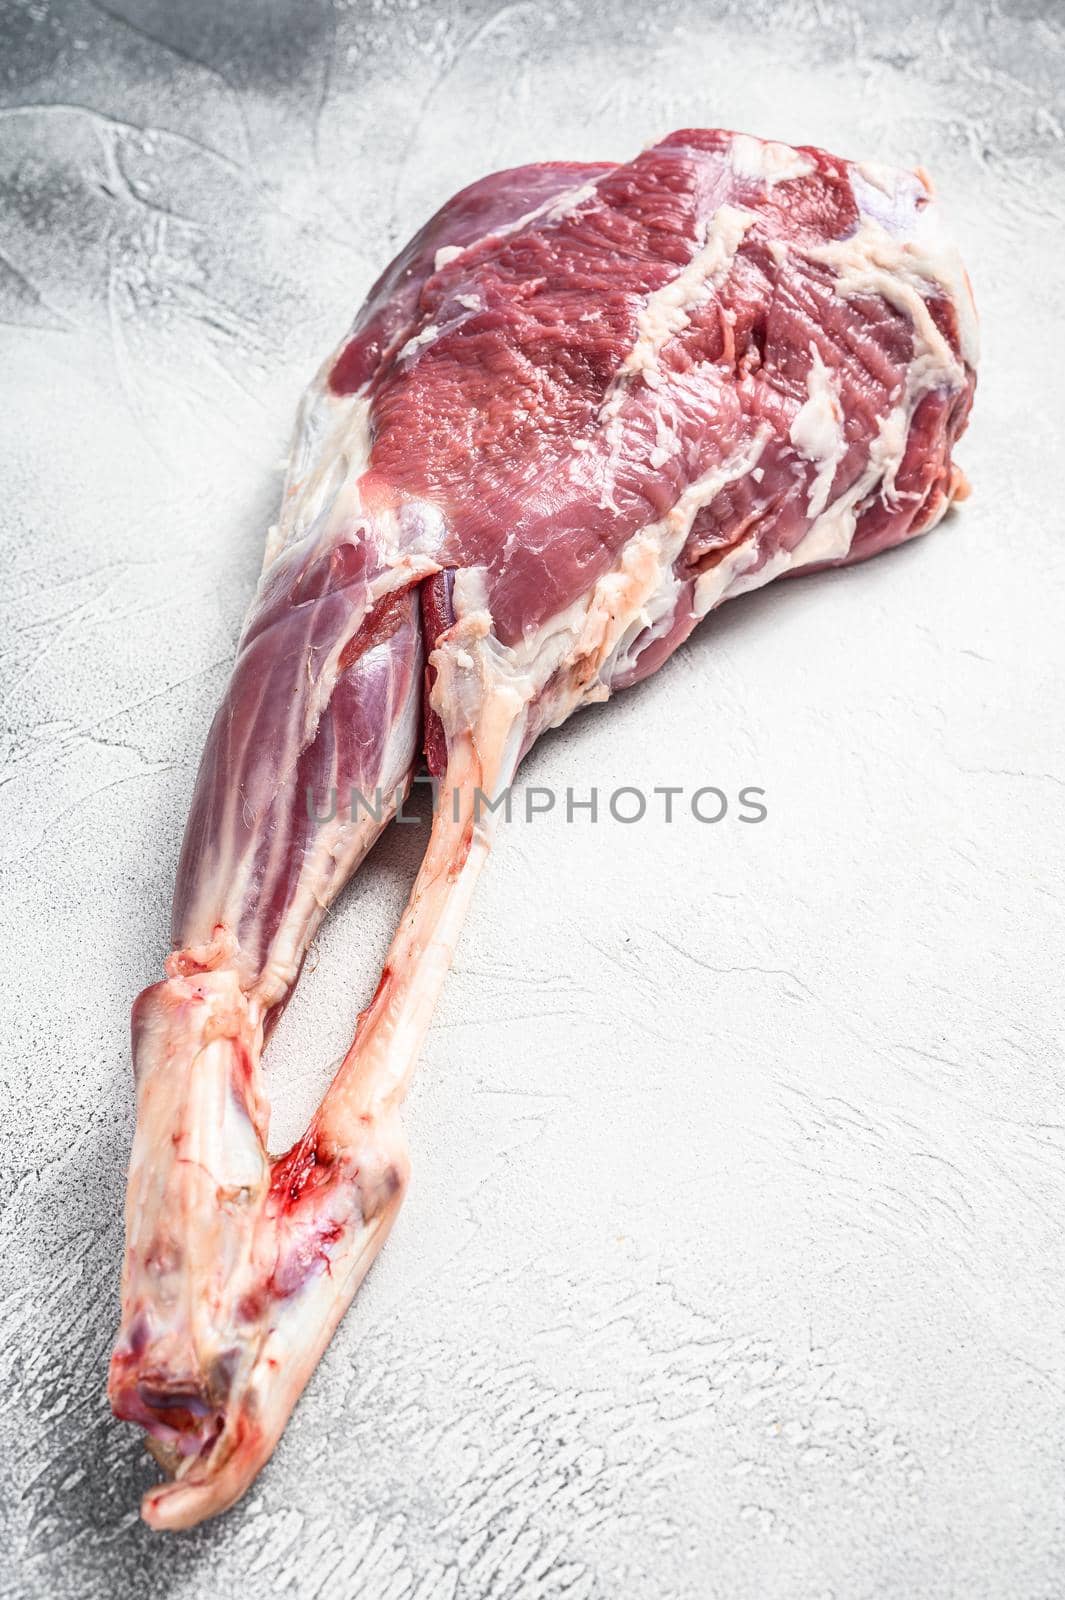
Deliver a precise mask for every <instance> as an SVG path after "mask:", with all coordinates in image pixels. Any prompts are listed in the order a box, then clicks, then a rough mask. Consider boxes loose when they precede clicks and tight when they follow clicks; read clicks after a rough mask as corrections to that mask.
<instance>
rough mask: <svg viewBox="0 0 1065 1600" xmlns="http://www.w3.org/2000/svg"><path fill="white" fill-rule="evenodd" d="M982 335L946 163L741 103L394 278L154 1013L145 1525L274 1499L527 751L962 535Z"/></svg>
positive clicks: (140, 1271) (441, 231) (486, 188)
mask: <svg viewBox="0 0 1065 1600" xmlns="http://www.w3.org/2000/svg"><path fill="white" fill-rule="evenodd" d="M975 361H976V330H975V319H974V314H973V310H972V305H971V300H970V297H969V291H968V286H967V283H966V280H965V277H964V273H963V271H962V269H961V267H960V264H959V263H958V260H957V257H956V255H955V254H954V253H953V252H952V251H951V250H950V249H949V247H947V246H945V245H944V243H943V242H942V240H941V239H939V238H938V236H937V233H936V227H935V212H934V207H933V206H932V204H931V192H930V188H929V186H928V183H927V181H926V180H925V178H924V177H923V175H922V174H914V173H898V172H893V171H890V170H889V169H886V168H882V167H879V166H874V165H865V166H857V165H854V164H852V163H849V162H845V161H840V160H838V159H837V158H835V157H833V156H830V155H827V154H826V153H825V152H823V151H818V150H813V149H801V150H799V149H791V148H790V147H788V146H784V145H779V144H773V143H768V142H763V141H761V140H757V139H751V138H747V137H746V136H743V135H739V134H732V133H728V132H725V131H722V130H698V129H695V130H692V129H689V130H684V131H682V132H680V133H676V134H673V135H671V136H670V138H668V139H666V140H664V141H663V142H662V143H661V144H660V145H657V146H655V147H654V148H652V149H650V150H647V151H644V152H643V154H642V155H640V156H639V157H638V158H637V159H636V160H635V161H633V162H631V163H629V164H628V165H627V166H623V167H612V166H608V165H604V164H587V165H582V166H577V165H553V166H542V167H527V168H522V169H519V170H517V171H515V172H512V173H502V174H497V175H495V176H494V177H491V178H487V179H485V180H483V181H482V182H481V183H479V184H475V185H473V186H472V187H471V188H470V189H468V190H466V191H464V192H463V193H462V194H460V195H458V196H456V198H455V199H454V200H453V201H451V202H449V204H448V205H446V206H445V207H444V208H443V209H442V210H441V211H440V212H439V213H438V214H437V216H436V217H434V218H433V219H432V220H431V221H430V223H429V224H427V226H426V227H425V228H424V229H423V230H422V232H421V233H420V234H419V235H417V236H416V238H415V239H414V240H413V241H412V242H411V244H410V245H409V246H408V247H407V249H406V250H404V251H403V252H402V253H401V255H400V256H399V257H398V258H397V260H396V261H395V262H394V263H393V264H392V266H391V267H390V268H389V269H388V270H387V271H386V273H385V274H384V275H383V277H382V278H381V279H380V280H379V282H378V283H377V285H375V287H374V289H373V290H372V291H371V294H370V297H369V299H368V301H367V303H366V306H365V307H364V309H363V311H362V312H361V313H360V315H359V318H358V319H357V321H356V323H355V326H354V327H353V329H352V331H351V333H350V334H349V336H348V338H347V339H346V340H345V342H344V344H343V345H342V347H341V349H340V350H339V351H338V352H337V353H336V355H335V356H334V357H333V358H331V359H330V361H329V362H327V363H326V366H325V367H324V368H323V369H322V372H321V373H320V374H319V377H318V380H317V381H316V383H315V384H314V386H313V387H312V389H311V391H310V394H309V396H308V400H307V402H306V404H305V407H304V411H303V414H302V421H301V427H300V431H299V435H298V439H297V446H296V449H295V452H294V456H293V466H292V470H291V473H290V478H289V483H288V487H287V489H286V496H285V504H284V507H283V512H282V517H281V521H280V523H279V526H278V528H277V529H275V530H273V532H272V534H271V537H270V541H269V544H268V549H267V558H266V562H265V566H264V571H263V576H262V579H261V581H260V586H259V591H258V594H257V597H256V601H255V604H254V606H253V608H252V612H251V615H250V617H249V621H248V624H247V626H246V629H245V633H244V636H243V639H242V643H241V649H240V654H239V656H238V661H237V665H236V669H235V672H234V676H233V680H232V682H231V684H230V688H229V690H228V692H227V696H226V699H225V701H224V703H223V707H222V710H221V711H220V713H219V716H218V718H217V719H216V722H215V724H214V727H213V729H212V732H211V735H210V738H209V741H208V747H207V751H206V753H205V756H204V761H203V764H202V766H201V771H200V776H199V779H198V782H197V788H196V795H195V800H194V804H193V810H192V815H191V818H190V822H189V828H188V831H187V834H186V843H185V849H184V851H183V854H182V862H181V867H180V870H179V881H178V889H177V894H176V899H175V914H174V943H175V951H174V954H173V955H171V957H170V958H169V960H168V962H167V974H168V976H167V979H166V980H165V981H164V982H163V983H161V984H157V985H155V986H154V987H153V988H151V989H148V990H146V991H145V993H144V994H143V995H142V996H141V997H140V999H139V1000H138V1001H137V1003H136V1006H135V1008H134V1060H135V1070H136V1076H137V1089H138V1118H137V1134H136V1138H135V1143H134V1150H133V1157H132V1162H131V1171H130V1187H129V1201H128V1207H127V1254H126V1268H125V1274H124V1284H123V1318H122V1329H121V1333H120V1337H119V1341H118V1344H117V1346H116V1350H115V1354H114V1357H113V1360H112V1370H111V1395H112V1401H113V1404H114V1407H115V1410H116V1412H117V1413H118V1414H119V1415H121V1416H124V1417H128V1418H130V1419H131V1420H135V1421H138V1422H140V1423H142V1424H143V1425H144V1426H145V1428H146V1429H147V1430H148V1432H149V1435H150V1438H151V1441H152V1447H153V1449H154V1450H155V1451H156V1453H157V1454H158V1455H159V1457H160V1459H161V1460H162V1461H163V1463H164V1465H166V1466H168V1467H169V1468H170V1470H171V1471H172V1472H173V1473H174V1481H173V1482H171V1483H168V1484H164V1485H161V1486H160V1487H158V1488H156V1489H153V1490H151V1491H149V1493H148V1495H147V1496H146V1498H145V1504H144V1515H145V1517H146V1518H147V1520H148V1521H149V1522H150V1523H152V1524H153V1526H156V1527H167V1528H178V1527H186V1526H189V1525H190V1524H192V1523H194V1522H197V1521H199V1520H200V1519H201V1518H203V1517H204V1516H207V1515H210V1514H211V1513H213V1512H216V1511H219V1510H222V1509H224V1507H225V1506H227V1505H229V1504H231V1503H232V1502H233V1501H234V1500H235V1499H236V1498H237V1497H238V1496H239V1495H240V1494H241V1493H242V1492H243V1490H244V1489H245V1488H246V1487H247V1485H248V1484H249V1482H250V1481H251V1479H252V1478H253V1477H254V1475H255V1473H256V1472H257V1471H258V1469H259V1467H260V1466H261V1465H262V1463H263V1461H264V1460H265V1459H266V1457H267V1456H268V1455H269V1454H270V1452H271V1450H272V1449H273V1446H274V1444H275V1443H276V1441H277V1438H278V1436H279V1435H280V1433H281V1430H282V1429H283V1427H284V1425H285V1422H286V1419H287V1418H288V1416H289V1414H290V1412H291V1410H292V1407H293V1405H294V1404H295V1402H296V1400H297V1398H298V1396H299V1393H300V1391H301V1389H302V1388H303V1386H304V1384H305V1383H306V1381H307V1378H308V1376H309V1374H310V1372H311V1371H312V1369H313V1367H314V1365H315V1363H316V1362H317V1360H318V1359H319V1357H320V1355H321V1353H322V1351H323V1350H324V1349H325V1347H326V1345H327V1343H328V1341H329V1338H330V1336H331V1334H332V1332H333V1330H334V1328H335V1327H336V1324H337V1322H338V1321H339V1319H340V1317H341V1316H342V1314H343V1312H344V1309H345V1308H346V1306H347V1305H348V1304H349V1302H350V1300H351V1298H352V1296H353V1294H354V1293H355V1290H356V1289H357V1287H358V1285H359V1283H360V1282H361V1280H362V1278H363V1276H364V1275H365V1273H366V1271H367V1269H368V1267H369V1265H370V1263H371V1262H372V1260H373V1259H374V1257H375V1255H376V1253H377V1251H378V1250H379V1249H380V1246H381V1244H382V1243H383V1241H384V1239H385V1237H386V1236H387V1233H388V1231H389V1228H390V1227H391V1224H392V1222H393V1220H394V1218H395V1215H396V1213H397V1211H398V1209H399V1206H400V1204H401V1203H402V1198H403V1194H404V1192H405V1188H406V1183H407V1172H408V1161H407V1155H406V1147H405V1144H404V1138H403V1131H402V1128H401V1125H400V1119H399V1105H400V1101H401V1099H402V1096H403V1093H404V1091H405V1088H406V1084H407V1082H408V1080H409V1077H410V1073H411V1070H412V1067H413V1065H414V1062H415V1061H416V1059H417V1056H418V1053H419V1050H420V1048H421V1044H422V1041H423V1039H424V1036H425V1032H426V1029H427V1027H428V1025H429V1020H430V1017H431V1014H432V1010H433V1006H434V1004H435V1001H436V998H437V995H438V993H439V989H440V986H441V984H442V982H443V979H444V976H445V974H446V972H447V969H448V965H449V963H450V960H451V956H452V953H453V950H454V947H455V942H456V939H457V937H458V933H459V929H460V927H461V924H462V920H463V918H464V916H465V913H466V909H467V907H468V905H469V901H470V897H471V894H472V892H473V886H474V883H475V880H476V877H477V874H478V872H479V870H480V868H481V866H482V864H483V862H484V859H485V857H486V855H487V853H488V849H489V844H490V840H491V835H492V830H493V827H494V825H495V820H496V809H495V808H496V806H498V804H499V801H500V798H501V796H502V794H503V791H504V790H505V789H506V788H507V787H508V786H509V784H510V781H511V779H512V777H513V774H514V772H515V770H516V768H517V765H518V763H519V761H520V759H521V757H522V756H523V755H524V754H525V752H526V751H527V750H528V749H529V748H530V747H531V745H532V744H533V743H534V742H535V740H536V738H537V737H538V736H539V734H540V733H541V732H543V731H544V730H545V729H547V728H551V727H555V726H558V725H559V724H560V723H562V722H564V721H565V720H566V718H567V717H569V716H571V715H572V714H573V712H574V711H576V710H578V709H579V708H580V707H581V706H583V705H586V704H589V703H591V702H594V701H599V700H603V699H605V698H607V697H608V696H609V695H610V694H611V693H613V692H614V691H616V690H617V689H620V688H624V687H625V686H627V685H629V684H632V683H635V682H636V681H638V680H639V679H640V678H643V677H646V676H647V675H648V674H649V673H650V672H653V671H655V670H656V668H657V667H658V666H659V665H661V663H662V662H663V661H665V660H666V658H667V657H668V656H669V655H670V654H671V653H672V652H673V651H674V650H675V649H676V648H677V647H678V645H679V644H681V643H682V642H683V640H684V639H685V638H686V637H687V636H688V634H689V633H690V632H691V630H692V628H693V627H694V626H695V625H696V623H697V622H698V620H699V618H700V617H703V616H705V615H706V614H707V613H708V612H709V611H711V610H713V609H714V608H716V607H717V606H718V605H720V604H722V603H723V602H724V601H725V600H727V599H729V598H730V597H732V596H734V595H739V594H743V593H745V592H747V591H748V590H750V589H754V588H757V587H759V586H760V585H762V584H765V583H768V582H770V581H771V580H773V579H774V578H776V577H779V576H787V575H791V574H795V573H798V572H803V571H810V570H814V569H817V568H819V567H824V566H827V565H842V564H845V563H848V562H853V561H857V560H861V559H863V558H864V557H866V556H869V555H873V554H876V553H877V552H878V551H880V550H884V549H887V548H889V547H890V546H892V545H896V544H899V543H901V542H903V541H904V540H906V539H909V538H912V537H914V536H915V535H917V534H919V533H922V532H924V531H926V530H927V529H928V528H930V527H932V526H934V525H935V523H936V522H938V521H939V520H940V518H941V517H942V516H943V514H944V513H945V511H946V510H947V508H948V507H949V505H950V504H951V502H952V500H954V499H960V498H963V496H964V493H965V492H966V491H965V484H964V480H963V479H962V477H961V475H960V473H959V472H958V470H957V468H956V467H955V466H954V464H953V462H952V459H951V450H952V447H953V445H954V443H955V441H956V439H957V438H958V436H959V435H960V433H961V432H962V430H963V429H964V426H965V422H966V419H967V415H968V411H969V406H970V403H971V400H972V394H973V388H974V381H975V378H974V367H975ZM423 718H424V721H423ZM423 749H424V752H425V755H426V758H427V760H428V764H429V767H430V770H431V771H432V772H433V773H434V774H435V775H436V776H437V777H438V778H439V780H440V797H439V803H438V806H437V811H436V816H435V819H434V823H433V828H432V833H431V837H430V840H429V845H428V848H427V852H426V855H425V859H424V861H423V863H422V865H421V868H420V870H419V873H418V875H417V879H416V882H415V884H414V888H413V890H412V893H411V898H410V901H409V903H408V906H407V909H406V911H405V913H404V915H403V918H402V920H401V922H400V925H399V927H398V929H397V931H396V935H395V937H394V939H393V942H392V945H391V948H390V950H389V953H388V956H387V959H386V964H385V969H384V972H383V974H382V978H381V982H380V984H379V986H378V989H377V993H376V994H375V996H374V998H373V1000H372V1001H371V1003H370V1005H369V1006H368V1007H367V1009H366V1010H365V1011H364V1012H363V1014H362V1016H361V1017H360V1019H359V1022H358V1026H357V1029H356V1033H355V1039H354V1042H353V1044H352V1046H351V1049H350V1050H349V1052H348V1054H347V1056H346V1058H345V1060H344V1062H343V1064H342V1065H341V1067H340V1069H339V1071H338V1072H337V1074H336V1077H335V1079H334V1081H333V1083H332V1085H331V1087H330V1088H329V1090H328V1091H327V1093H326V1095H325V1098H324V1099H323V1101H322V1104H321V1106H320V1107H319V1109H318V1111H317V1113H316V1114H315V1116H314V1118H313V1119H312V1122H311V1125H310V1127H309V1128H308V1130H307V1132H306V1133H305V1134H304V1136H303V1137H302V1138H301V1139H300V1140H299V1141H297V1143H296V1144H295V1145H294V1146H293V1147H292V1149H291V1150H289V1151H288V1152H287V1153H286V1154H285V1155H282V1156H280V1157H278V1158H276V1159H274V1160H271V1158H270V1157H269V1155H268V1153H267V1133H268V1107H267V1104H266V1100H265V1096H264V1093H263V1089H262V1085H261V1081H260V1069H259V1058H260V1054H261V1051H262V1047H263V1042H264V1039H265V1038H266V1036H267V1035H268V1033H269V1029H270V1026H271V1024H272V1022H273V1020H274V1019H275V1018H276V1016H277V1015H278V1013H279V1009H280V1007H281V1006H282V1005H283V1004H284V1003H285V1000H286V998H287V996H288V994H289V992H290V990H291V988H292V985H293V984H294V982H295V980H296V978H297V976H298V973H299V969H300V965H301V963H302V960H303V956H304V953H305V951H306V949H307V945H308V941H309V940H310V938H311V937H312V936H313V933H314V930H315V928H316V927H317V925H318V922H319V920H320V918H321V916H322V915H323V914H324V911H325V909H326V907H327V906H328V904H329V902H330V900H331V899H332V898H333V896H334V895H335V894H336V892H337V891H338V889H339V888H340V886H341V884H342V883H343V882H344V881H345V880H346V878H347V877H348V876H349V875H350V873H351V872H352V871H354V870H355V869H356V868H357V866H358V864H359V862H360V861H361V859H362V858H363V856H364V855H365V853H366V851H367V850H368V849H369V848H370V847H371V845H372V843H373V841H374V839H375V838H376V837H377V835H378V833H379V832H380V830H381V828H382V827H383V826H384V825H385V823H386V821H387V819H388V816H389V815H390V814H391V811H392V809H394V806H395V804H396V801H397V799H398V797H399V796H400V795H402V793H404V792H405V790H406V788H407V787H408V786H409V784H410V782H411V779H412V775H413V773H414V768H415V763H416V761H417V760H418V758H419V754H420V751H421V750H423ZM354 788H357V789H358V791H359V792H360V793H361V794H362V795H364V796H365V795H372V794H374V792H375V791H376V790H377V789H382V790H383V791H384V794H385V796H386V797H387V798H385V799H383V802H382V804H380V805H379V806H378V807H377V810H376V813H374V814H369V815H368V814H366V813H365V812H364V811H363V810H362V809H361V808H359V807H357V806H356V803H355V800H354V797H353V796H350V791H351V790H352V789H354ZM331 791H336V793H337V803H336V804H335V805H334V806H330V805H329V804H328V795H329V793H330V792H331ZM310 793H313V794H314V795H315V796H317V797H318V800H319V803H323V802H324V814H322V813H320V812H318V811H317V810H309V809H308V807H307V805H306V804H305V797H306V796H307V795H308V794H310ZM345 795H348V796H349V798H348V799H347V800H346V801H345V800H344V799H343V798H342V797H343V796H345Z"/></svg>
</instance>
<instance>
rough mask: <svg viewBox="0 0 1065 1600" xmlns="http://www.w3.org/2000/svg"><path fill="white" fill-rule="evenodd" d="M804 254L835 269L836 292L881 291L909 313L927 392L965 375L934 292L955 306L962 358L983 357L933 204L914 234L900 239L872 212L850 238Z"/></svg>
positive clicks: (955, 259) (957, 263)
mask: <svg viewBox="0 0 1065 1600" xmlns="http://www.w3.org/2000/svg"><path fill="white" fill-rule="evenodd" d="M803 253H804V254H806V255H808V256H809V257H810V258H811V260H814V261H821V262H824V264H825V265H826V266H829V267H831V268H832V269H833V271H834V272H835V273H836V282H835V283H834V284H833V289H834V290H835V293H836V294H838V295H843V296H844V297H846V296H848V295H857V294H872V295H878V296H879V297H880V298H881V299H882V300H886V301H887V303H888V305H890V306H894V307H895V309H896V310H897V311H901V312H903V314H904V315H906V316H907V317H909V319H910V321H911V322H912V323H913V329H914V355H913V361H912V362H911V367H912V366H914V365H918V364H919V365H920V366H921V367H923V369H924V374H925V382H924V388H925V390H926V391H927V390H928V389H933V388H937V387H939V386H940V385H942V386H944V387H948V388H953V389H957V388H960V387H961V385H962V384H963V383H964V381H965V373H964V370H963V368H962V364H961V362H959V360H958V359H957V357H956V356H955V354H954V352H953V350H952V349H951V348H950V345H949V344H948V342H947V340H946V339H945V338H944V337H943V335H942V333H940V331H939V329H938V328H937V327H936V324H935V322H934V320H933V318H932V314H931V312H930V311H929V309H928V306H927V304H926V301H925V296H926V295H927V294H928V292H929V290H930V289H931V290H932V291H933V292H935V291H938V292H939V293H941V294H942V295H943V296H944V297H945V298H946V299H948V300H950V301H951V303H952V304H953V305H954V307H955V309H956V311H957V314H958V334H959V341H960V346H961V354H962V359H963V360H964V361H965V362H966V363H967V364H968V365H969V366H970V367H975V365H976V362H977V358H978V355H979V330H978V328H977V324H976V312H975V309H974V308H973V303H972V295H971V294H970V292H969V286H968V282H967V280H966V277H965V270H964V268H963V267H962V265H961V260H960V258H959V256H958V253H957V251H956V250H955V249H954V247H953V246H952V245H949V244H947V243H946V242H945V241H944V240H943V239H942V238H941V237H940V235H939V229H938V224H937V221H936V218H935V215H934V208H933V207H932V206H928V207H927V208H926V209H925V212H924V213H923V215H922V217H921V219H920V221H919V224H918V228H917V230H916V231H915V233H914V235H913V237H912V238H909V239H896V238H894V237H893V236H892V234H890V233H889V232H888V230H887V229H886V228H885V227H883V226H882V225H881V224H880V223H879V222H876V221H875V220H874V219H873V218H871V217H868V216H867V217H863V219H862V224H861V227H859V228H858V229H857V230H856V231H855V232H854V233H852V234H851V236H850V237H849V238H847V239H834V240H832V241H831V242H830V243H829V244H823V245H808V246H805V247H804V251H803Z"/></svg>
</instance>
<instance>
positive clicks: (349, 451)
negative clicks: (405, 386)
mask: <svg viewBox="0 0 1065 1600" xmlns="http://www.w3.org/2000/svg"><path fill="white" fill-rule="evenodd" d="M340 348H341V350H342V349H343V348H344V347H343V345H342V346H341V347H340ZM339 354H340V351H335V352H334V353H333V355H332V356H330V358H329V360H328V361H327V362H326V364H325V366H324V367H323V368H322V370H321V372H320V373H319V374H318V377H317V378H316V380H315V382H314V383H313V384H312V385H311V387H310V389H309V390H308V391H307V394H306V395H305V396H304V400H303V404H302V405H301V407H300V412H299V416H298V417H297V419H296V431H295V434H294V437H293V441H292V449H291V452H290V455H289V467H288V473H287V475H286V478H285V487H284V490H283V493H282V497H281V515H280V517H279V518H278V521H277V522H276V523H275V524H274V525H273V527H271V528H270V529H269V531H268V533H267V537H266V548H265V550H264V552H263V566H262V573H263V575H264V576H265V574H266V573H267V572H268V570H269V569H270V567H272V566H273V564H274V562H275V561H276V560H277V558H278V556H279V555H281V553H282V552H283V551H284V550H285V549H287V548H288V546H289V545H291V544H295V542H296V541H297V540H298V539H302V538H303V536H304V535H305V534H306V533H307V532H308V530H309V529H310V528H311V526H312V525H313V524H314V523H315V522H316V521H317V520H318V519H319V518H320V517H323V516H330V517H331V516H333V515H334V512H335V508H336V506H337V502H338V500H340V499H344V498H345V495H346V493H347V492H348V491H350V488H351V486H352V485H353V484H355V483H357V481H358V479H359V478H360V477H361V476H362V474H363V473H364V472H365V471H366V469H367V467H368V466H369V464H370V451H371V449H372V445H373V440H372V436H371V432H370V402H369V401H368V400H367V399H366V398H365V396H362V395H355V396H351V395H334V394H333V393H332V392H331V390H330V389H329V388H328V387H327V376H328V373H329V371H330V369H331V368H332V366H333V363H334V362H335V360H336V358H337V356H338V355H339ZM345 512H346V514H350V515H354V517H355V519H356V520H357V518H358V515H359V512H358V509H357V508H352V507H351V506H350V505H346V506H345Z"/></svg>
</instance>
